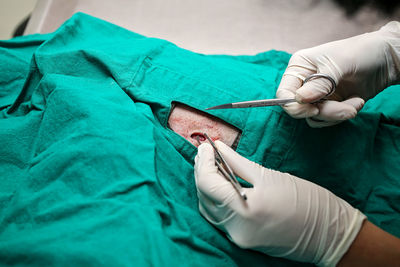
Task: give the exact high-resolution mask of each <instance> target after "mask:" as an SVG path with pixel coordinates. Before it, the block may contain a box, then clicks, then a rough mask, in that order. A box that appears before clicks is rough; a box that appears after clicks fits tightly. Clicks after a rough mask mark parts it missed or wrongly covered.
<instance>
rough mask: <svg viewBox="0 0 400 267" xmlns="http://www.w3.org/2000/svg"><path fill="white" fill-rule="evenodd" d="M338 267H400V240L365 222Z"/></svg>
mask: <svg viewBox="0 0 400 267" xmlns="http://www.w3.org/2000/svg"><path fill="white" fill-rule="evenodd" d="M338 266H400V239H399V238H397V237H395V236H393V235H391V234H389V233H387V232H385V231H383V230H382V229H380V228H379V227H377V226H375V225H374V224H372V223H371V222H369V221H365V222H364V224H363V226H362V228H361V230H360V232H359V233H358V235H357V237H356V239H355V240H354V242H353V244H352V245H351V246H350V248H349V250H348V251H347V253H346V254H345V255H344V256H343V258H342V259H341V260H340V262H339V264H338Z"/></svg>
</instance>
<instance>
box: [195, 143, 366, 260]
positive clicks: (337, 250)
mask: <svg viewBox="0 0 400 267" xmlns="http://www.w3.org/2000/svg"><path fill="white" fill-rule="evenodd" d="M216 145H217V146H218V149H219V150H220V152H221V153H222V155H223V156H224V158H225V160H226V161H227V162H228V164H229V165H230V166H231V167H232V169H233V171H234V172H235V174H236V175H238V176H240V177H241V178H243V179H245V180H246V181H248V182H249V183H251V184H252V185H253V187H252V188H246V189H245V191H246V195H247V201H243V199H242V198H241V197H240V196H239V194H238V193H237V192H236V191H235V189H234V188H233V186H232V185H231V184H230V183H229V182H228V181H227V180H226V179H225V178H224V177H223V176H222V175H221V174H220V173H219V172H218V169H217V167H216V166H215V163H214V160H215V158H214V152H213V149H212V147H211V146H210V145H209V144H202V145H201V146H200V147H199V150H198V155H197V156H196V159H195V178H196V186H197V190H198V197H199V209H200V212H201V214H202V215H203V216H204V217H205V218H206V219H207V220H208V221H209V222H211V223H212V224H214V225H215V226H216V227H218V228H219V229H221V230H223V231H224V232H226V233H227V235H228V237H229V238H230V239H231V240H232V241H233V242H234V243H236V244H237V245H238V246H240V247H242V248H246V249H255V250H258V251H261V252H264V253H266V254H268V255H271V256H277V257H284V258H287V259H292V260H296V261H303V262H312V263H315V264H318V265H321V266H333V265H335V264H337V262H338V261H339V260H340V259H341V257H342V256H343V255H344V254H345V252H346V251H347V249H348V248H349V247H350V245H351V243H352V242H353V240H354V239H355V237H356V235H357V234H358V232H359V230H360V228H361V225H362V223H363V221H364V219H365V216H364V215H363V214H362V213H361V212H360V211H358V210H357V209H354V208H353V207H351V206H350V205H349V204H348V203H347V202H345V201H344V200H342V199H340V198H338V197H336V196H335V195H334V194H332V193H331V192H329V191H328V190H326V189H324V188H322V187H320V186H318V185H316V184H313V183H311V182H308V181H306V180H303V179H300V178H297V177H295V176H292V175H290V174H287V173H281V172H278V171H273V170H270V169H266V168H264V167H262V166H260V165H258V164H256V163H254V162H251V161H249V160H247V159H246V158H244V157H242V156H240V155H239V154H237V153H236V152H235V151H233V150H232V149H231V148H229V147H228V146H226V145H225V144H223V143H222V142H219V141H216Z"/></svg>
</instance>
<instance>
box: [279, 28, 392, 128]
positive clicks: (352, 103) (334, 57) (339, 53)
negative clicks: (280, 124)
mask: <svg viewBox="0 0 400 267" xmlns="http://www.w3.org/2000/svg"><path fill="white" fill-rule="evenodd" d="M314 73H324V74H328V75H330V76H331V77H332V78H333V79H334V80H335V81H336V84H337V88H336V92H335V93H334V94H333V95H332V96H331V97H330V98H329V99H332V100H331V101H324V102H322V103H318V104H304V103H312V102H315V101H317V100H319V99H321V98H323V97H324V96H325V95H326V94H327V93H328V92H329V91H330V90H331V83H330V82H329V81H328V80H327V79H323V78H322V79H321V78H319V79H314V80H312V81H309V82H307V83H305V84H304V85H302V84H303V81H304V79H305V78H306V77H307V76H309V75H310V74H314ZM399 80H400V23H399V22H394V21H392V22H390V23H388V24H387V25H385V26H384V27H382V28H381V29H380V30H379V31H376V32H371V33H366V34H362V35H358V36H355V37H352V38H348V39H344V40H340V41H335V42H331V43H327V44H324V45H320V46H317V47H313V48H309V49H304V50H300V51H298V52H296V53H295V54H293V56H292V57H291V59H290V61H289V65H288V67H287V69H286V71H285V73H284V75H283V77H282V81H281V83H280V85H279V88H278V91H277V93H276V95H277V97H278V98H293V97H295V98H296V100H297V101H298V102H299V103H303V104H299V103H296V102H294V103H290V104H287V105H285V106H284V107H283V108H284V109H285V111H286V112H287V113H288V114H289V115H291V116H292V117H294V118H307V122H308V124H309V125H310V126H311V127H323V126H329V125H333V124H337V123H339V122H341V121H344V120H347V119H351V118H354V117H355V116H356V115H357V112H358V111H359V110H360V109H361V108H362V107H363V105H364V102H365V101H367V100H368V99H370V98H372V97H374V96H375V95H376V94H378V93H379V92H380V91H382V90H383V89H385V88H386V87H388V86H390V85H392V84H395V83H398V82H399ZM310 118H313V119H310ZM318 120H319V121H318Z"/></svg>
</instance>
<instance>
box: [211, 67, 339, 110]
mask: <svg viewBox="0 0 400 267" xmlns="http://www.w3.org/2000/svg"><path fill="white" fill-rule="evenodd" d="M315 78H325V79H327V80H329V81H330V82H331V84H332V88H331V90H330V91H329V92H328V93H327V94H326V95H325V97H324V98H322V99H321V100H320V101H322V100H326V99H327V97H328V96H330V95H332V94H333V93H334V92H335V89H336V82H335V80H334V79H333V78H332V77H331V76H329V75H327V74H323V73H315V74H311V75H310V76H308V77H307V78H306V79H305V80H304V82H303V84H305V83H306V82H308V81H310V80H312V79H315ZM320 101H317V102H320ZM291 102H296V99H295V98H274V99H262V100H251V101H244V102H234V103H228V104H222V105H218V106H214V107H209V108H206V110H211V109H226V108H254V107H267V106H283V105H285V104H287V103H291ZM317 102H315V103H317Z"/></svg>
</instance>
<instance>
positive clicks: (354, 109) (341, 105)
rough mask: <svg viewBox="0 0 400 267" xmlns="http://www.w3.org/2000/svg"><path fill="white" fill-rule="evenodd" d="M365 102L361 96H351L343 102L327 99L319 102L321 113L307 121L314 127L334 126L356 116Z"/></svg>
mask: <svg viewBox="0 0 400 267" xmlns="http://www.w3.org/2000/svg"><path fill="white" fill-rule="evenodd" d="M364 103H365V101H364V100H363V99H362V98H360V97H350V98H349V99H346V100H344V101H342V102H338V101H331V100H327V101H324V102H321V103H319V104H318V107H319V110H320V113H319V114H318V115H317V116H314V117H312V118H307V119H306V121H307V123H308V125H309V126H310V127H312V128H322V127H327V126H332V125H335V124H338V123H340V122H342V121H345V120H348V119H352V118H354V117H355V116H356V115H357V113H358V111H360V110H361V108H362V107H363V106H364Z"/></svg>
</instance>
